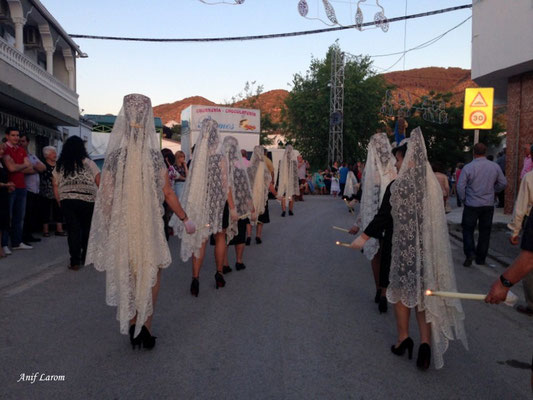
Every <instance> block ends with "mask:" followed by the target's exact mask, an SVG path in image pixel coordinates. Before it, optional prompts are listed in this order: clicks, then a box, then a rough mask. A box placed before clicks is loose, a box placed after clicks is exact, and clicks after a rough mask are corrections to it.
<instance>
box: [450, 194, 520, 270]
mask: <svg viewBox="0 0 533 400" xmlns="http://www.w3.org/2000/svg"><path fill="white" fill-rule="evenodd" d="M455 202H456V199H455V197H452V198H451V199H450V204H451V205H452V207H453V209H452V212H450V213H449V214H447V215H446V218H447V219H448V229H449V233H450V235H451V236H452V237H454V238H455V239H457V240H459V241H461V242H462V241H463V231H462V228H461V219H462V217H463V208H462V207H457V206H456V204H455ZM511 217H512V216H511V215H505V214H504V213H503V208H495V209H494V217H493V219H492V232H491V235H490V248H489V254H488V258H489V260H488V263H489V265H490V264H491V261H492V263H497V264H500V265H501V266H502V267H504V268H507V267H508V266H509V265H510V264H511V263H512V262H513V260H514V259H515V258H516V257H517V256H518V254H519V253H520V246H513V245H512V244H511V243H509V238H510V237H511V231H510V230H509V228H507V224H508V223H509V222H510V221H511ZM476 239H477V231H476Z"/></svg>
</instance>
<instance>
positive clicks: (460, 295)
mask: <svg viewBox="0 0 533 400" xmlns="http://www.w3.org/2000/svg"><path fill="white" fill-rule="evenodd" d="M426 296H440V297H449V298H453V299H465V300H485V297H487V295H486V294H474V293H457V292H439V291H435V292H434V291H432V290H426Z"/></svg>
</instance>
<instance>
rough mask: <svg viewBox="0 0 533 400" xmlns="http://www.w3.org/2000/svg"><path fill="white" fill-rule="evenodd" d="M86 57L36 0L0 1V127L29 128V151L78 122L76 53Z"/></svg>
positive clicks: (62, 134) (52, 141)
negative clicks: (30, 148)
mask: <svg viewBox="0 0 533 400" xmlns="http://www.w3.org/2000/svg"><path fill="white" fill-rule="evenodd" d="M78 57H87V55H86V54H84V53H83V52H82V51H81V50H80V48H79V46H78V45H77V44H76V43H75V42H74V41H73V40H72V38H70V36H69V35H68V34H67V33H66V32H65V31H64V30H63V28H62V27H61V25H59V23H58V22H57V21H56V20H55V18H54V17H53V16H52V15H51V14H50V13H49V12H48V10H47V9H46V8H45V7H44V6H43V5H42V4H41V2H40V1H38V0H0V129H2V134H3V131H4V129H5V128H6V127H8V126H14V127H16V128H18V129H19V131H20V132H25V133H28V134H29V135H30V136H31V138H32V139H33V140H31V142H32V143H31V146H32V150H33V151H36V153H37V154H39V152H40V149H41V148H42V147H44V146H46V145H49V144H51V145H57V144H58V143H59V142H61V141H63V140H64V139H65V138H66V137H67V136H68V133H67V132H65V130H64V129H62V128H58V127H65V126H66V127H78V126H79V123H80V122H79V116H80V113H79V105H78V94H77V93H76V58H78Z"/></svg>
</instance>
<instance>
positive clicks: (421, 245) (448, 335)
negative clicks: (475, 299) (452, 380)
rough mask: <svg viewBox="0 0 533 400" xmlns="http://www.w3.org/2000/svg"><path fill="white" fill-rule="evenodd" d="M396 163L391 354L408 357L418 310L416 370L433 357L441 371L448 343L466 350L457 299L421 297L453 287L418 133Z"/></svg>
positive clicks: (442, 219) (435, 189) (442, 223)
mask: <svg viewBox="0 0 533 400" xmlns="http://www.w3.org/2000/svg"><path fill="white" fill-rule="evenodd" d="M400 147H401V146H400ZM396 160H397V163H396V166H397V168H398V170H399V172H398V178H397V179H396V180H395V181H394V183H393V184H392V185H391V196H390V205H391V213H392V218H393V222H394V224H393V225H394V226H393V236H392V262H391V270H390V284H389V287H388V289H387V299H388V300H389V301H390V302H391V303H394V308H395V315H396V324H397V329H398V340H397V343H396V345H393V346H392V347H391V351H392V352H393V353H394V354H396V355H403V354H404V353H405V351H406V350H407V351H408V354H409V356H411V354H412V349H413V340H412V339H411V338H410V337H409V316H410V313H411V309H412V308H416V319H417V323H418V328H419V331H420V342H421V344H420V347H419V350H418V358H417V367H418V368H420V369H427V368H429V365H430V359H431V355H432V356H433V362H434V365H435V368H437V369H439V368H442V366H443V365H444V359H443V354H444V353H445V352H446V350H447V349H448V345H449V341H450V340H453V339H459V340H461V341H462V342H463V345H464V346H465V347H466V348H467V346H468V345H467V340H466V333H465V330H464V318H465V316H464V312H463V308H462V305H461V302H460V300H458V299H453V298H442V297H437V296H426V295H425V291H426V290H427V289H431V290H437V291H451V292H455V291H457V285H456V281H455V272H454V266H453V259H452V253H451V248H450V240H449V237H448V225H447V222H446V216H445V213H444V205H443V203H442V190H441V189H440V186H439V183H438V182H437V178H436V177H435V174H434V173H433V172H432V170H431V166H430V165H429V163H428V160H427V153H426V146H425V144H424V138H423V136H422V131H421V130H420V128H416V129H415V130H413V131H412V132H411V137H410V138H409V139H408V145H407V151H406V152H405V156H404V155H403V154H402V152H400V151H397V152H396ZM365 241H366V239H365V234H363V235H361V236H360V237H359V238H357V239H356V241H355V242H357V243H355V242H354V243H355V244H356V246H354V247H356V248H361V247H362V246H363V245H364V243H365Z"/></svg>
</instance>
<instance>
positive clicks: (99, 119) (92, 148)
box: [83, 114, 181, 160]
mask: <svg viewBox="0 0 533 400" xmlns="http://www.w3.org/2000/svg"><path fill="white" fill-rule="evenodd" d="M83 118H84V119H85V121H90V123H91V125H92V132H91V135H90V141H89V142H88V144H87V151H88V153H89V155H90V156H91V158H93V159H95V160H103V158H104V155H105V151H106V148H107V143H108V141H109V134H110V133H111V131H112V130H113V126H114V125H115V120H116V119H117V116H116V115H110V114H106V115H98V114H86V115H84V116H83ZM154 125H155V130H156V132H157V133H158V134H159V136H160V137H161V135H162V134H163V122H162V121H161V118H159V117H155V118H154ZM164 141H165V142H167V141H168V140H166V139H164ZM168 142H170V144H172V146H169V147H171V149H172V150H173V151H176V150H179V148H177V149H176V150H174V148H175V145H178V146H179V144H177V142H174V141H168ZM163 147H165V146H163ZM180 148H181V147H180Z"/></svg>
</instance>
